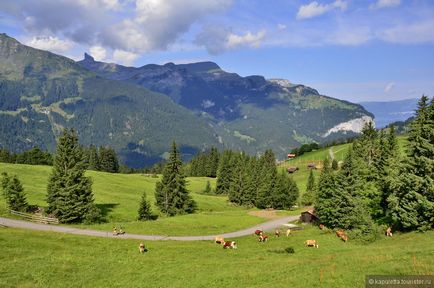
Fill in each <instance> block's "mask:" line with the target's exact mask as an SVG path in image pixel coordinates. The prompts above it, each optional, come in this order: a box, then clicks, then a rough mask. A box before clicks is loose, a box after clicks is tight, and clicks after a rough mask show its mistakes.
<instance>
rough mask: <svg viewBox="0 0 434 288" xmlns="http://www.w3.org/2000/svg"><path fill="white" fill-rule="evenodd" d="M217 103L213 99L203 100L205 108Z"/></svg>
mask: <svg viewBox="0 0 434 288" xmlns="http://www.w3.org/2000/svg"><path fill="white" fill-rule="evenodd" d="M214 105H215V103H214V102H213V101H211V100H208V99H207V100H204V101H202V107H203V108H204V109H208V108H211V107H213V106H214Z"/></svg>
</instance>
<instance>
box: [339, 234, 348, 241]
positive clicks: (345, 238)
mask: <svg viewBox="0 0 434 288" xmlns="http://www.w3.org/2000/svg"><path fill="white" fill-rule="evenodd" d="M341 239H342V241H344V242H345V243H346V242H347V241H348V236H347V235H346V234H343V235H342V236H341Z"/></svg>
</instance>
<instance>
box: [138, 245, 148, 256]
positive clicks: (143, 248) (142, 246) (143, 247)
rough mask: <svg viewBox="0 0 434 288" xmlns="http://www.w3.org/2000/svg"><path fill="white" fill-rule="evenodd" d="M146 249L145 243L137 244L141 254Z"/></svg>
mask: <svg viewBox="0 0 434 288" xmlns="http://www.w3.org/2000/svg"><path fill="white" fill-rule="evenodd" d="M146 251H147V250H146V248H145V245H143V243H140V245H139V252H140V253H141V254H143V253H145V252H146Z"/></svg>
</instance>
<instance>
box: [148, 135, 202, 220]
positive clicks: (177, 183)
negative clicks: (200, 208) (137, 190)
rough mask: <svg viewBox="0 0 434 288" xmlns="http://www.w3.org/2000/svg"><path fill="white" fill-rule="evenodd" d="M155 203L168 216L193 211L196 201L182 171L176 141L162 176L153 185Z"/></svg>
mask: <svg viewBox="0 0 434 288" xmlns="http://www.w3.org/2000/svg"><path fill="white" fill-rule="evenodd" d="M155 200H156V205H157V206H158V207H159V208H160V210H161V212H163V213H165V214H166V215H168V216H174V215H177V214H185V213H193V212H194V211H195V210H196V203H195V202H194V200H193V199H192V198H191V196H190V194H189V192H188V190H187V188H186V182H185V176H184V173H183V171H182V161H181V156H180V154H179V151H178V149H177V147H176V143H175V142H173V144H172V150H171V152H170V156H169V160H168V162H167V164H166V166H165V168H164V171H163V178H162V180H161V181H159V182H157V184H156V187H155Z"/></svg>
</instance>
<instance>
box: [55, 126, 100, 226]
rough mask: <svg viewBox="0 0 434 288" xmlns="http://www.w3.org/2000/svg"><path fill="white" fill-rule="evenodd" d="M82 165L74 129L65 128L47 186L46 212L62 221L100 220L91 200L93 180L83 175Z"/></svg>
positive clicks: (83, 167)
mask: <svg viewBox="0 0 434 288" xmlns="http://www.w3.org/2000/svg"><path fill="white" fill-rule="evenodd" d="M85 169H86V164H85V161H84V157H83V153H82V150H81V148H80V146H79V144H78V137H77V133H76V132H75V131H74V130H72V129H71V130H68V129H65V130H64V131H63V134H62V135H61V137H60V138H59V140H58V144H57V149H56V155H55V159H54V165H53V170H52V172H51V175H50V178H49V180H48V187H47V203H48V209H47V212H48V213H52V214H54V215H55V216H56V217H57V218H59V221H60V222H62V223H72V222H82V221H88V222H93V221H98V220H99V217H100V213H99V210H98V208H96V206H95V204H94V202H93V201H94V200H93V193H92V181H91V179H90V178H89V177H85V176H84V173H85Z"/></svg>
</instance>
